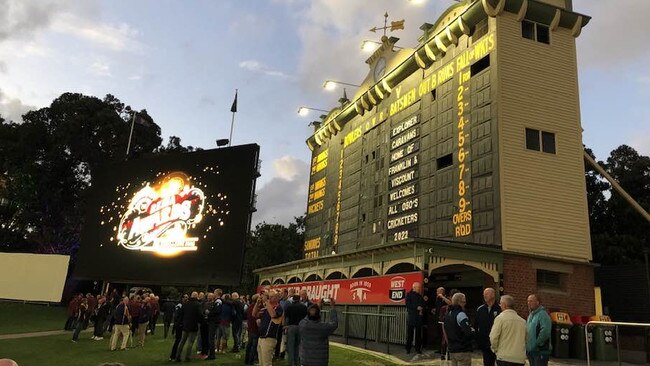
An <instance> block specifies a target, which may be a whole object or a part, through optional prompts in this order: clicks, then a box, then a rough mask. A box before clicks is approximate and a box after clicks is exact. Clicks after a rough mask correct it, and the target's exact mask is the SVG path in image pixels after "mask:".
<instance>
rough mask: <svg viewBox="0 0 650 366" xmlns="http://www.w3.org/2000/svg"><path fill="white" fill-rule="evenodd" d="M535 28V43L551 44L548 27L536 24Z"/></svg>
mask: <svg viewBox="0 0 650 366" xmlns="http://www.w3.org/2000/svg"><path fill="white" fill-rule="evenodd" d="M536 26H537V29H536V31H537V42H541V43H546V44H550V43H551V35H550V32H549V30H548V27H547V26H545V25H544V24H536Z"/></svg>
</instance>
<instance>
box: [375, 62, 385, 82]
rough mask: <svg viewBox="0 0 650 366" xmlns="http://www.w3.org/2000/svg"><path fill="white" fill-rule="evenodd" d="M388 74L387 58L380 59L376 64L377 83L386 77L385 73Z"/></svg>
mask: <svg viewBox="0 0 650 366" xmlns="http://www.w3.org/2000/svg"><path fill="white" fill-rule="evenodd" d="M385 72H386V59H385V58H383V57H382V58H380V59H379V60H377V63H376V64H375V71H374V77H375V82H377V81H379V79H381V78H382V76H384V73H385Z"/></svg>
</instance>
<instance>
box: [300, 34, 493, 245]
mask: <svg viewBox="0 0 650 366" xmlns="http://www.w3.org/2000/svg"><path fill="white" fill-rule="evenodd" d="M461 47H464V46H461ZM494 49H495V39H494V35H493V34H488V35H486V36H484V37H483V38H481V39H480V40H478V41H477V42H475V43H474V44H470V45H469V47H467V48H463V49H460V50H456V51H454V52H453V54H451V53H449V54H447V55H446V56H445V57H444V58H443V59H442V60H440V61H437V62H436V63H435V64H434V65H433V66H432V67H430V68H429V69H427V70H425V72H424V73H423V72H422V71H417V72H415V73H413V74H412V75H411V76H409V77H408V78H407V79H406V80H404V81H403V82H402V83H400V85H397V86H395V87H393V90H392V92H391V95H390V96H389V97H388V98H386V99H385V100H384V101H382V103H381V104H379V105H378V106H376V107H375V108H374V109H373V110H371V111H369V112H366V114H365V115H364V116H357V117H355V118H354V119H353V120H352V121H350V122H348V123H347V124H346V125H345V126H344V127H343V129H342V131H339V133H338V134H337V135H334V136H332V137H331V138H330V139H328V140H327V141H325V142H324V143H323V145H321V146H319V147H318V148H316V149H314V151H313V155H312V172H311V173H312V175H311V179H310V192H309V194H310V198H309V206H308V215H307V221H306V225H307V227H306V243H305V254H306V257H317V256H323V255H327V254H330V253H331V252H332V251H335V252H336V253H342V252H350V251H354V250H357V249H359V248H363V247H367V246H375V245H380V244H387V243H394V242H400V241H405V240H411V239H418V238H435V239H448V240H456V241H462V242H472V243H481V244H498V243H499V242H500V237H499V235H500V233H499V231H498V226H499V225H498V222H497V220H498V209H499V207H498V191H497V190H496V189H495V187H497V179H498V176H497V174H496V172H497V171H498V169H497V162H498V161H497V151H496V149H497V144H496V141H497V140H496V137H497V125H496V109H495V108H494V104H493V100H494V99H495V90H494V88H493V87H492V85H493V80H494V79H495V76H496V75H495V73H494V72H493V71H492V69H493V67H491V65H492V64H493V63H494V61H493V60H492V59H491V58H493V57H492V55H493V54H494V52H492V51H493V50H494ZM324 161H327V163H323V162H324ZM324 164H325V166H323V165H324ZM319 202H320V203H319Z"/></svg>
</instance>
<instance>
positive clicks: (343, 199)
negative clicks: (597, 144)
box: [257, 0, 595, 341]
mask: <svg viewBox="0 0 650 366" xmlns="http://www.w3.org/2000/svg"><path fill="white" fill-rule="evenodd" d="M589 20H590V18H589V17H588V16H585V15H581V14H579V13H576V12H574V11H573V7H572V2H571V0H474V1H465V2H460V3H458V4H454V5H453V6H451V7H450V8H449V9H447V10H446V11H445V12H444V13H443V14H442V15H441V16H440V17H439V19H438V20H437V21H436V22H435V23H433V24H428V23H425V24H424V25H422V27H421V28H420V29H422V35H421V36H420V38H419V39H418V41H419V42H418V45H417V47H416V48H404V49H396V47H394V46H395V42H396V41H397V39H396V38H393V37H390V38H389V37H385V36H384V37H383V38H382V45H381V46H380V48H379V49H377V50H376V51H375V52H374V54H372V56H370V58H369V59H368V60H367V61H366V63H367V64H368V65H369V67H370V70H369V73H368V75H367V76H366V77H365V79H364V80H363V82H362V83H361V87H360V88H359V89H358V91H357V92H356V94H355V95H354V97H352V98H351V99H350V100H343V101H342V103H341V105H340V106H339V107H337V108H334V109H332V110H331V112H330V113H329V114H328V115H327V116H326V117H325V118H323V120H322V123H321V124H320V125H319V126H318V127H317V128H316V129H315V131H314V134H313V135H312V136H311V137H309V139H308V140H307V145H308V146H309V148H310V149H311V151H312V161H311V176H310V184H309V192H308V204H307V217H306V231H305V246H304V252H305V256H304V259H303V260H299V261H295V262H291V263H286V264H282V265H278V266H274V267H268V268H262V269H259V270H258V271H257V274H258V275H259V280H260V282H259V284H260V285H263V286H264V285H270V286H279V287H295V288H305V289H308V291H309V292H310V293H311V296H312V297H319V296H328V295H329V296H334V295H336V297H337V298H338V297H341V296H343V297H341V299H346V300H344V302H345V303H346V304H347V306H348V307H355V309H358V310H361V311H371V310H374V311H377V309H379V311H381V312H388V313H394V314H398V315H400V316H401V317H403V315H404V312H405V310H404V307H403V306H400V304H403V298H402V297H401V296H403V295H404V293H405V292H406V291H408V290H409V289H410V285H411V284H412V282H413V281H416V280H418V279H422V280H423V281H424V282H425V288H427V289H428V294H429V295H431V293H432V291H435V288H436V287H437V286H445V287H446V288H447V289H448V290H449V289H451V288H457V289H459V290H461V291H463V292H465V293H466V294H467V296H468V307H473V308H475V307H476V306H478V305H480V303H481V302H482V301H483V300H482V289H483V288H484V287H486V286H490V287H495V288H498V289H500V290H501V292H502V293H507V294H511V295H513V296H514V297H515V300H516V302H517V310H518V311H519V312H520V314H522V315H525V314H527V310H526V301H525V300H526V296H527V295H528V294H530V293H539V294H540V296H541V298H542V301H543V303H544V305H545V306H546V307H547V308H550V309H557V310H562V311H566V312H568V313H570V314H572V315H593V313H594V311H595V309H594V287H593V286H594V282H593V266H592V264H591V262H590V261H591V259H592V257H591V243H590V236H589V221H588V213H587V199H586V188H585V177H584V162H583V145H582V128H581V124H580V103H579V93H578V72H577V63H576V44H575V43H576V42H575V39H576V37H578V36H579V35H580V32H581V30H582V27H584V26H585V25H586V24H587V23H588V21H589ZM348 295H350V296H348ZM377 295H380V296H378V297H377ZM339 302H340V301H339ZM391 305H394V306H391ZM399 324H403V319H402V318H400V317H398V319H396V320H395V327H391V329H395V330H396V332H398V330H399V332H404V331H405V330H402V329H401V328H403V327H402V326H401V325H399ZM394 337H396V338H395V339H393V338H391V339H392V340H395V341H400V338H401V336H400V335H399V334H395V335H394Z"/></svg>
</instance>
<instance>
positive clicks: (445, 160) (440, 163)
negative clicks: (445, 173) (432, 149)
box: [436, 154, 454, 170]
mask: <svg viewBox="0 0 650 366" xmlns="http://www.w3.org/2000/svg"><path fill="white" fill-rule="evenodd" d="M453 164H454V156H453V154H447V155H445V156H441V157H439V158H438V159H437V160H436V166H437V167H438V170H440V169H444V168H446V167H449V166H452V165H453Z"/></svg>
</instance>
